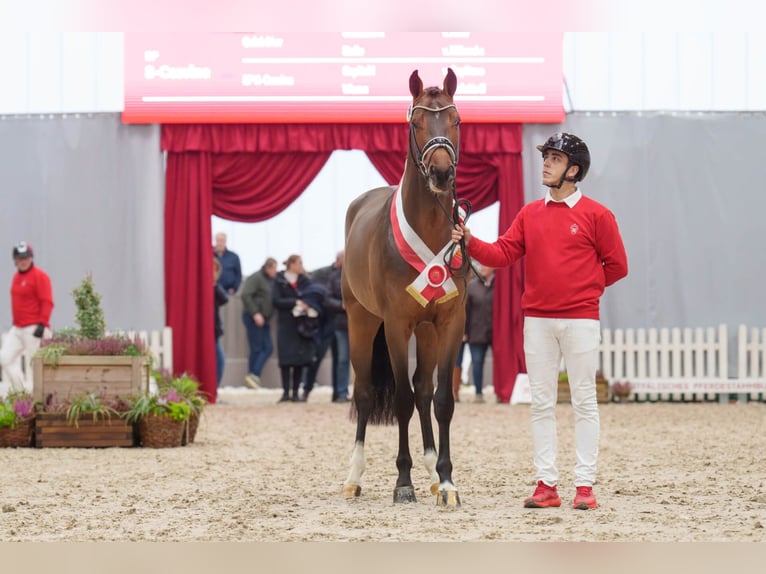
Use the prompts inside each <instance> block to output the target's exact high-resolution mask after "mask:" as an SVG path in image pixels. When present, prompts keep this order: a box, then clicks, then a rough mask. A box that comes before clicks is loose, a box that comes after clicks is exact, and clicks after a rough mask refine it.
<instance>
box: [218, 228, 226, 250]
mask: <svg viewBox="0 0 766 574" xmlns="http://www.w3.org/2000/svg"><path fill="white" fill-rule="evenodd" d="M215 251H216V253H223V252H224V251H226V234H225V233H216V235H215Z"/></svg>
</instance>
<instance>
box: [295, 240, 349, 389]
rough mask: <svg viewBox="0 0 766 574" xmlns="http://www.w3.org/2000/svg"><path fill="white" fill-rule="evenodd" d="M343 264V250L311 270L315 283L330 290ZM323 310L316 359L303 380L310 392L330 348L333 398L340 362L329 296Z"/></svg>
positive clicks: (333, 309)
mask: <svg viewBox="0 0 766 574" xmlns="http://www.w3.org/2000/svg"><path fill="white" fill-rule="evenodd" d="M342 266H343V252H342V251H341V252H339V253H338V254H336V256H335V261H334V262H333V263H332V264H330V265H327V266H326V267H320V268H319V269H317V270H315V271H312V272H311V280H312V281H313V282H314V283H318V284H320V285H324V286H325V287H326V289H327V290H328V291H329V289H330V283H329V282H330V279H331V276H332V274H333V272H335V271H336V270H338V273H340V269H341V268H342ZM323 310H324V314H323V315H322V320H321V322H320V328H319V332H318V333H317V337H316V355H315V356H314V359H313V360H312V361H311V364H310V365H309V368H308V369H306V376H305V377H304V381H303V388H304V392H305V393H310V392H311V390H312V389H313V388H314V385H315V384H316V377H317V373H318V372H319V367H320V366H321V365H322V361H323V360H324V358H325V355H326V354H327V349H330V355H331V357H332V370H331V373H330V377H331V379H332V389H333V390H332V396H333V400H335V398H336V397H337V396H338V393H337V388H338V379H337V373H336V368H335V367H336V365H337V362H338V347H337V344H336V341H335V320H334V316H335V313H336V309H335V306H333V307H332V308H328V307H327V297H325V300H324V301H323ZM346 391H347V392H348V387H346Z"/></svg>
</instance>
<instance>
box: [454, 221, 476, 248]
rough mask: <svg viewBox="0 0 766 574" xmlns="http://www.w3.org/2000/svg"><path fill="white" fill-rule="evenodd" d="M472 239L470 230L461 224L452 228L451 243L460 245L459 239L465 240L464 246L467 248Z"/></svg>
mask: <svg viewBox="0 0 766 574" xmlns="http://www.w3.org/2000/svg"><path fill="white" fill-rule="evenodd" d="M472 237H473V236H472V235H471V230H470V229H468V228H467V227H466V226H465V225H463V224H462V223H457V224H455V226H454V227H453V228H452V243H460V240H461V239H465V246H466V247H468V244H469V243H470V242H471V238H472Z"/></svg>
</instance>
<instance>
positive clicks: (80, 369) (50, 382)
mask: <svg viewBox="0 0 766 574" xmlns="http://www.w3.org/2000/svg"><path fill="white" fill-rule="evenodd" d="M32 369H33V373H34V387H33V390H32V396H33V398H34V400H35V401H39V402H45V400H46V399H47V398H48V397H49V396H51V395H53V397H54V399H55V400H58V401H61V400H64V399H66V398H68V397H75V396H78V395H84V394H87V393H104V395H105V396H106V397H110V398H113V397H122V398H129V397H132V396H137V395H140V394H144V393H145V392H147V391H148V389H149V363H148V361H147V360H146V359H145V358H144V357H126V356H95V355H88V356H80V355H65V356H62V357H60V358H59V360H58V364H57V365H55V366H54V365H52V364H51V363H50V362H48V361H45V360H43V358H42V357H34V358H33V359H32Z"/></svg>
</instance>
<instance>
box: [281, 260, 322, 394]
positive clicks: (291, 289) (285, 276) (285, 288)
mask: <svg viewBox="0 0 766 574" xmlns="http://www.w3.org/2000/svg"><path fill="white" fill-rule="evenodd" d="M284 265H285V267H286V269H285V270H284V271H280V272H278V273H277V275H276V277H275V278H274V285H273V289H272V302H273V304H274V308H275V309H276V310H277V357H278V359H279V370H280V375H281V379H282V391H283V392H282V398H281V399H279V402H284V401H289V400H292V401H294V402H297V401H298V400H300V398H299V396H298V391H299V390H300V386H301V378H302V377H303V371H304V369H306V368H308V365H309V364H310V363H311V360H312V358H313V357H314V354H315V352H316V345H315V343H314V338H313V337H314V335H315V333H313V332H305V331H302V332H299V329H298V326H299V319H301V320H302V319H307V318H314V319H318V317H319V313H318V312H317V311H316V310H315V309H313V308H312V307H310V306H309V304H308V303H307V302H305V301H303V300H302V299H301V295H300V293H301V292H303V291H305V290H306V289H307V288H308V287H309V285H310V284H311V280H310V279H309V278H308V276H307V275H306V272H305V270H304V269H303V260H302V259H301V256H300V255H290V257H288V258H287V260H286V261H285V262H284ZM312 316H313V317H312ZM291 388H292V396H291V395H290V389H291Z"/></svg>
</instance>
